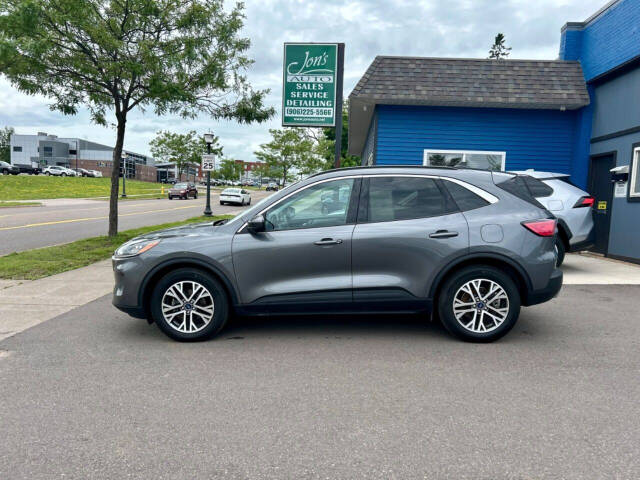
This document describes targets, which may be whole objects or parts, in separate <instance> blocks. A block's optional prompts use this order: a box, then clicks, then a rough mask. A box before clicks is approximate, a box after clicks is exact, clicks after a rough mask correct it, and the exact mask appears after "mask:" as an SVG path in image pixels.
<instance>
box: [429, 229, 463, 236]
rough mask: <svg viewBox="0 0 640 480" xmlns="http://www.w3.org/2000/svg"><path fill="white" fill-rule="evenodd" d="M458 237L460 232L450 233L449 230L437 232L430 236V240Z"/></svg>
mask: <svg viewBox="0 0 640 480" xmlns="http://www.w3.org/2000/svg"><path fill="white" fill-rule="evenodd" d="M457 236H458V232H450V231H449V230H437V231H435V232H433V233H430V234H429V238H451V237H457Z"/></svg>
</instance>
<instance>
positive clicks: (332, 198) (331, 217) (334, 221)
mask: <svg viewBox="0 0 640 480" xmlns="http://www.w3.org/2000/svg"><path fill="white" fill-rule="evenodd" d="M353 184H354V179H352V178H349V179H343V180H332V181H330V182H323V183H318V184H316V185H312V186H311V187H309V188H305V189H304V190H301V191H299V192H298V193H294V194H293V195H291V196H290V197H289V198H287V199H285V200H283V201H282V202H280V203H279V204H277V205H276V206H275V207H273V208H271V209H270V210H268V211H267V212H266V214H265V223H266V229H267V230H268V231H277V230H294V229H299V228H318V227H334V226H337V225H345V224H346V223H347V214H348V213H349V203H350V202H351V194H352V192H353Z"/></svg>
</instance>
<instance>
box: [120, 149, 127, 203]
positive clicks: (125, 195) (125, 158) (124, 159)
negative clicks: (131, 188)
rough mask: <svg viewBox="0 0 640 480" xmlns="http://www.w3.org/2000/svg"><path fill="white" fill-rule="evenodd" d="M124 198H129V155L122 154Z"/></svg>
mask: <svg viewBox="0 0 640 480" xmlns="http://www.w3.org/2000/svg"><path fill="white" fill-rule="evenodd" d="M120 157H121V158H122V195H121V197H122V198H126V197H127V154H126V153H124V152H122V154H121V155H120Z"/></svg>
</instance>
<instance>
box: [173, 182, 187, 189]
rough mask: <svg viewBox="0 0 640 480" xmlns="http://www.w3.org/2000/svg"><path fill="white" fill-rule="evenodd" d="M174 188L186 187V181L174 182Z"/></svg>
mask: <svg viewBox="0 0 640 480" xmlns="http://www.w3.org/2000/svg"><path fill="white" fill-rule="evenodd" d="M176 188H187V184H186V183H176Z"/></svg>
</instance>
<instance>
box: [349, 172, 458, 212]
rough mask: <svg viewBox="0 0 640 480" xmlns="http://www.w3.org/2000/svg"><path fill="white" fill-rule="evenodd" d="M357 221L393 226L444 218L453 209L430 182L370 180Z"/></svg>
mask: <svg viewBox="0 0 640 480" xmlns="http://www.w3.org/2000/svg"><path fill="white" fill-rule="evenodd" d="M368 182H369V183H368V189H366V190H365V191H366V193H365V195H364V202H360V213H359V216H358V221H359V222H361V223H364V222H392V221H396V220H410V219H414V218H427V217H435V216H439V215H446V214H448V213H452V212H454V211H456V208H455V206H454V205H451V202H449V201H448V200H447V197H446V196H445V195H444V194H443V192H442V191H441V190H440V188H439V187H438V185H437V184H436V182H435V181H434V180H433V179H431V178H423V177H415V178H407V177H373V178H371V179H369V180H368Z"/></svg>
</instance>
